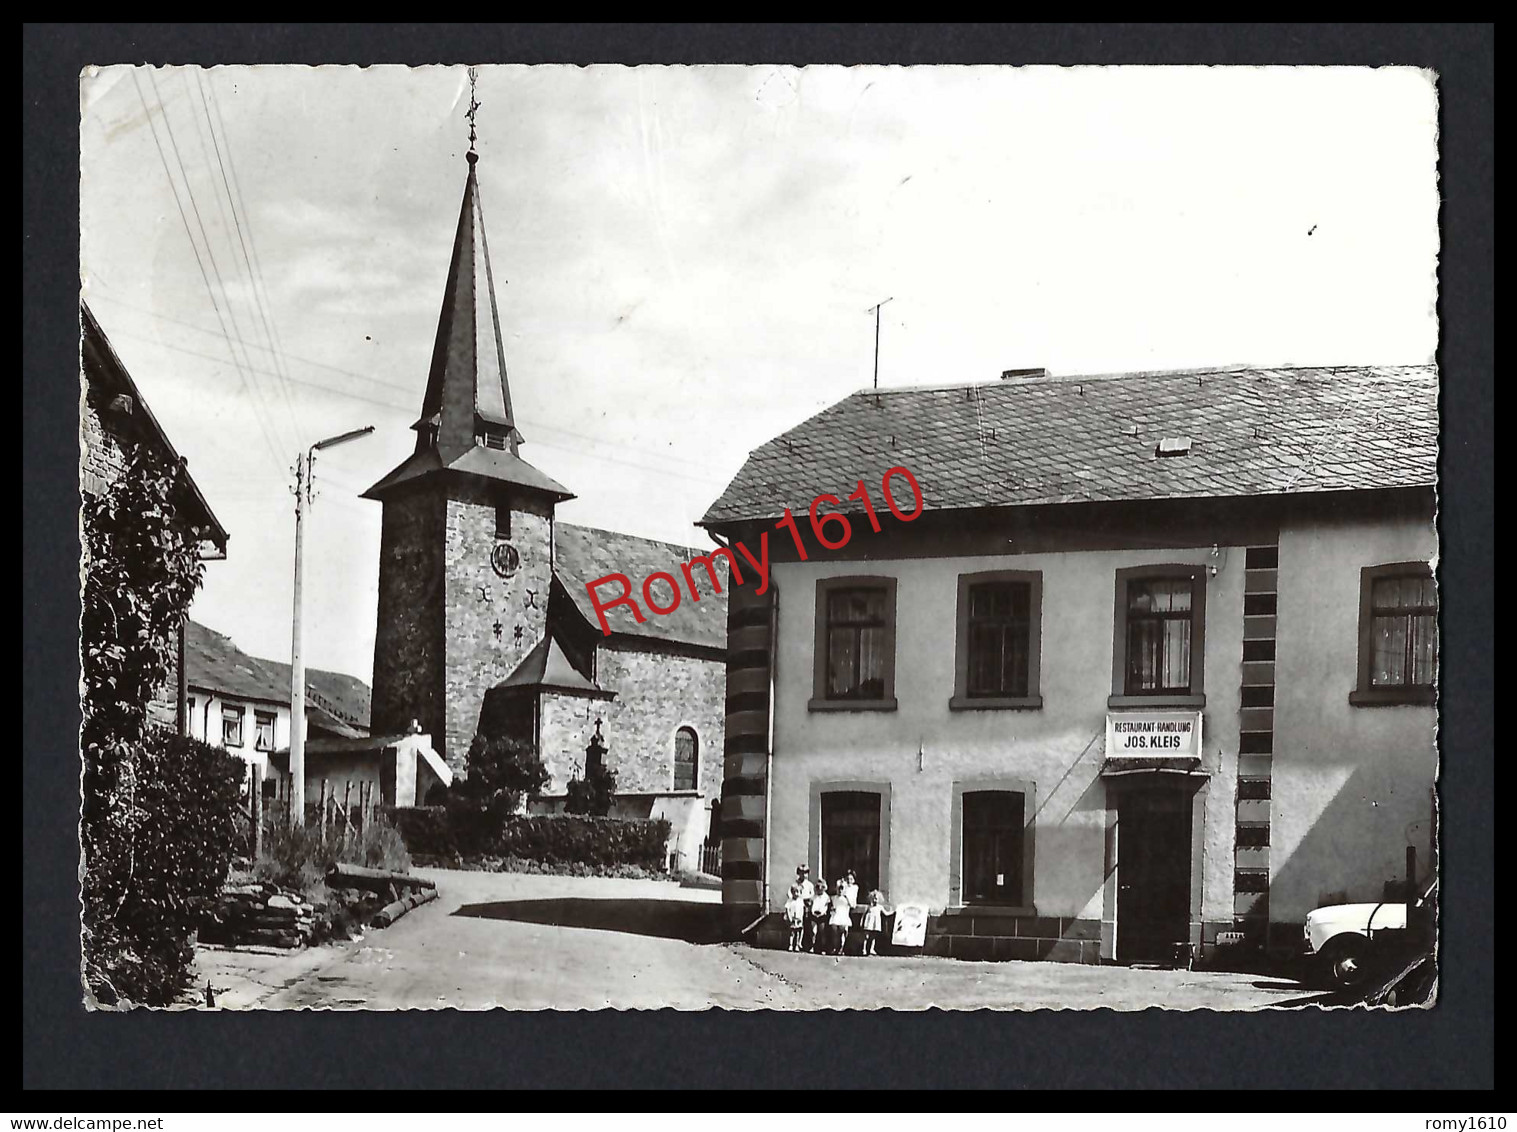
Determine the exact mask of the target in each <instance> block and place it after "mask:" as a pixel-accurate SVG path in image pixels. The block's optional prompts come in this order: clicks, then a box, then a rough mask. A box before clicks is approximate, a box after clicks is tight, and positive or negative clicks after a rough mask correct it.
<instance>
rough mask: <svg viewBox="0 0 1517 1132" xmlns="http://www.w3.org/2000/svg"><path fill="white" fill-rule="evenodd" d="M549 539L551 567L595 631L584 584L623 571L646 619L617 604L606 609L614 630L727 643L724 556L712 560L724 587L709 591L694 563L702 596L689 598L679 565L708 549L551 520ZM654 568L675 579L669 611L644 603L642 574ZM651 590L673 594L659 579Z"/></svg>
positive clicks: (686, 641)
mask: <svg viewBox="0 0 1517 1132" xmlns="http://www.w3.org/2000/svg"><path fill="white" fill-rule="evenodd" d="M553 539H554V553H553V570H554V573H555V574H556V575H557V576H558V579H559V581H560V582H561V583H563V587H564V589H565V590H566V591H567V592H568V594H569V596H570V597H571V598H572V599H573V601H574V607H575V608H576V609H577V610H579V612H580V614H581V615H582V616H583V617H584V618H585V620H586V621H587V622H588V623H589V624H590V625H592V626H593V627H594V628H595V631H596V633H597V634H599V633H600V631H601V630H600V621H599V619H597V617H596V616H595V606H594V605H593V604H592V603H591V601H590V593H589V590H588V589H587V588H586V587H587V586H588V584H589V583H590V582H593V581H595V580H596V579H598V578H604V577H605V576H606V575H608V574H625V575H627V579H628V581H629V582H630V583H631V586H632V590H631V596H632V599H633V600H634V601H636V602H637V604H638V608H639V609H643V617H644V620H643V622H642V623H641V624H639V623H638V622H637V620H636V618H634V617H633V616H632V613H631V611H630V610H629V609H627V607H626V606H625V605H618V606H615V607H613V608H611V609H608V610H607V611H606V622H607V624H609V625H610V626H611V631H612V632H613V633H618V634H625V635H626V636H629V637H643V638H650V639H654V640H662V641H670V642H674V643H679V644H691V645H706V646H710V647H714V648H726V646H727V595H726V592H725V587H726V586H727V584H728V579H727V571H726V562H725V560H723V559H720V558H719V559H717V560H716V562H717V576H718V577H719V578H721V579H722V586H723V587H724V590H723V592H722V593H714V592H713V591H712V587H711V585H710V579H709V578H708V577H707V574H706V569H705V567H704V566H699V567H696V568H695V570H694V572H693V574H692V576H693V577H694V578H695V581H696V585H697V586H698V587H699V591H700V595H701V599H700V601H694V600H692V599H691V597H690V592H689V589H688V587H687V586H686V584H685V578H684V575H683V574H682V573H681V571H680V565H681V564H682V563H685V562H689V561H690V560H691V559H692V558H695V557H697V556H698V555H702V554H710V553H711V551H709V550H701V549H700V548H698V547H690V546H680V545H678V544H677V543H672V542H657V541H655V540H654V539H647V538H639V537H637V536H636V535H624V534H621V533H619V532H617V531H602V530H598V529H596V528H594V527H577V526H575V525H574V524H572V523H555V524H554V525H553ZM655 571H662V572H663V573H665V574H668V575H670V576H671V577H673V578H674V579H675V581H677V582H678V583H679V588H680V603H679V606H678V608H676V609H675V610H674V611H673V612H672V613H666V614H659V613H653V612H651V611H650V610H647V609H644V608H643V605H644V603H643V596H642V585H643V579H645V578H647V577H648V575H650V574H652V573H654V572H655ZM601 592H602V593H603V594H605V595H607V596H609V595H610V594H611V593H612V592H614V591H613V590H612V589H611V588H607V589H606V590H603V591H601ZM654 595H655V596H656V597H657V598H658V600H659V601H661V602H666V601H669V600H671V598H670V595H669V593H668V588H667V586H663V585H660V586H659V587H658V588H657V589H655V590H654Z"/></svg>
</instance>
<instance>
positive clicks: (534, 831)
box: [389, 803, 669, 873]
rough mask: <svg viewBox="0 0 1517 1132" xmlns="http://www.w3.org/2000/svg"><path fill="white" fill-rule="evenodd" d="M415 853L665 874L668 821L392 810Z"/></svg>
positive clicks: (464, 807)
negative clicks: (627, 867)
mask: <svg viewBox="0 0 1517 1132" xmlns="http://www.w3.org/2000/svg"><path fill="white" fill-rule="evenodd" d="M389 812H390V813H391V814H392V815H393V817H394V819H395V824H396V826H397V828H399V830H400V832H401V835H402V836H403V837H404V838H405V841H406V845H407V847H408V848H409V849H410V850H411V852H412V853H414V854H417V855H425V856H428V857H438V858H444V859H448V860H453V861H464V860H471V859H478V858H484V857H495V858H512V857H514V858H519V859H521V860H526V861H537V862H541V863H543V864H545V865H555V866H558V865H583V866H586V867H587V868H588V869H590V870H593V871H596V872H599V873H603V872H604V871H606V870H611V869H615V868H618V867H620V866H632V867H636V868H641V869H647V870H649V871H650V872H662V871H663V870H664V868H665V866H666V864H667V859H666V856H665V846H666V845H667V844H668V841H669V823H668V822H667V821H665V820H664V819H662V818H659V819H656V820H652V821H623V820H621V819H617V818H606V817H589V816H586V815H582V814H532V815H527V814H509V815H502V814H499V813H497V812H492V811H491V810H490V809H489V808H488V807H486V806H480V805H478V804H475V805H472V806H471V805H468V804H464V803H455V804H452V805H448V806H445V807H437V806H428V807H414V808H403V809H396V810H392V811H389Z"/></svg>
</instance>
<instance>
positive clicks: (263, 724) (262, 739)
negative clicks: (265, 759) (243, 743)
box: [253, 711, 274, 751]
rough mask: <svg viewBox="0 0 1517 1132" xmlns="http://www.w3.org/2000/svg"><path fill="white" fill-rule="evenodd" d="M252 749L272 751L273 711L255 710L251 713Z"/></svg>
mask: <svg viewBox="0 0 1517 1132" xmlns="http://www.w3.org/2000/svg"><path fill="white" fill-rule="evenodd" d="M253 727H254V730H255V734H254V736H253V749H254V750H257V751H272V750H273V749H274V713H273V712H271V711H255V712H254V713H253Z"/></svg>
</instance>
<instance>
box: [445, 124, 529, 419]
mask: <svg viewBox="0 0 1517 1132" xmlns="http://www.w3.org/2000/svg"><path fill="white" fill-rule="evenodd" d="M476 160H477V159H476V157H475V155H474V154H472V153H471V154H470V155H469V177H468V180H467V181H466V182H465V183H464V199H463V205H462V207H461V208H460V209H459V213H458V231H457V233H456V234H455V235H454V237H453V258H452V260H451V261H450V262H449V264H448V284H447V289H446V290H445V291H444V292H443V300H442V313H441V315H440V316H439V318H438V320H437V341H436V342H435V343H434V345H433V347H432V368H431V371H430V372H429V373H428V375H427V395H426V397H425V399H424V400H423V401H422V403H421V421H422V422H426V421H428V420H429V419H430V418H432V417H433V416H438V417H440V424H441V435H440V436H439V442H440V443H441V444H442V446H443V447H444V448H445V449H446V448H449V447H452V446H455V445H458V446H468V445H472V444H473V443H474V421H475V417H476V416H477V417H478V418H479V419H481V420H483V421H485V422H487V423H489V424H496V425H504V426H505V427H506V428H508V429H511V430H514V429H515V428H516V421H515V419H514V417H513V416H512V413H511V391H510V389H509V387H508V386H507V383H506V351H505V346H504V343H503V342H502V340H501V333H500V309H499V307H498V306H497V304H496V301H495V277H494V275H493V274H492V273H491V270H490V250H489V245H488V244H487V243H486V240H485V214H484V207H483V205H482V203H481V201H480V199H479V178H478V177H477V176H476V174H475V163H476ZM519 437H520V434H517V438H518V439H519Z"/></svg>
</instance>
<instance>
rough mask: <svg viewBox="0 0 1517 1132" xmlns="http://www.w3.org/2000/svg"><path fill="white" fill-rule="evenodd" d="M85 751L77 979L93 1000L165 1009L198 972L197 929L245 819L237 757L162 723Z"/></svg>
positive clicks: (240, 766)
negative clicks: (134, 740) (134, 737)
mask: <svg viewBox="0 0 1517 1132" xmlns="http://www.w3.org/2000/svg"><path fill="white" fill-rule="evenodd" d="M84 755H85V776H84V781H85V791H84V811H83V815H82V826H81V833H82V838H83V844H84V854H85V875H84V882H83V885H82V891H83V896H84V901H83V904H84V906H83V924H82V926H83V931H84V936H83V942H84V968H85V984H86V986H87V987H88V989H89V992H90V994H91V995H92V996H93V997H94V1000H95V1001H96V1002H97V1003H100V1004H104V1005H115V1004H120V1003H127V1002H135V1003H145V1004H148V1005H153V1006H164V1005H167V1004H169V1003H171V1002H173V1001H174V1000H175V998H176V996H177V995H178V994H179V993H181V992H182V991H184V990H185V989H187V988H188V987H189V985H190V982H191V980H192V978H193V976H194V945H193V943H192V942H191V940H192V938H193V932H194V929H195V927H196V926H197V925H198V924H199V922H200V919H201V917H202V916H203V915H204V913H205V912H206V910H207V909H208V908H209V907H210V906H211V905H212V904H213V903H214V901H215V899H216V897H217V896H218V895H219V894H220V892H221V885H222V882H223V881H224V880H225V879H226V875H227V868H228V866H229V865H230V864H231V859H232V848H233V844H234V841H235V839H236V836H237V824H238V822H239V820H245V819H240V818H239V806H240V791H241V784H242V775H243V773H244V766H243V763H242V760H241V759H238V758H236V757H235V756H232V755H229V754H227V752H226V751H224V750H222V749H221V748H219V747H211V746H207V745H206V744H205V743H202V742H199V741H198V740H195V739H189V738H185V737H182V736H179V735H175V734H173V733H172V732H169V731H165V730H153V731H150V732H148V734H147V735H146V737H145V738H144V739H143V741H142V742H141V743H140V744H130V745H123V746H121V747H116V748H113V749H111V750H108V751H107V750H101V749H100V748H95V747H90V748H86V750H85V752H84Z"/></svg>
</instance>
